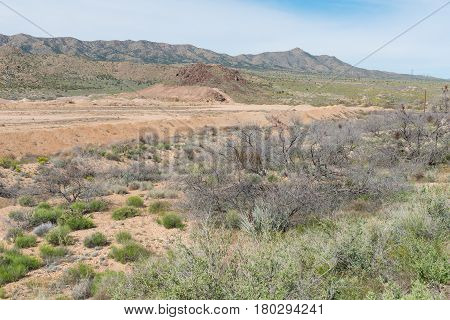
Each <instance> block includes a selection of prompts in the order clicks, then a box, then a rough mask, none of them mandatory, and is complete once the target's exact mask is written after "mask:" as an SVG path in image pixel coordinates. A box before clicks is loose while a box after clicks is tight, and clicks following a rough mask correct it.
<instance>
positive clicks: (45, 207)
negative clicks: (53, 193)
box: [36, 202, 52, 209]
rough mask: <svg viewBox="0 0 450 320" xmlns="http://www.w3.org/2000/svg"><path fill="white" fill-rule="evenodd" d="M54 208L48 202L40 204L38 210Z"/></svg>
mask: <svg viewBox="0 0 450 320" xmlns="http://www.w3.org/2000/svg"><path fill="white" fill-rule="evenodd" d="M51 208H52V206H51V205H50V204H49V203H48V202H40V203H39V204H38V205H37V207H36V209H51Z"/></svg>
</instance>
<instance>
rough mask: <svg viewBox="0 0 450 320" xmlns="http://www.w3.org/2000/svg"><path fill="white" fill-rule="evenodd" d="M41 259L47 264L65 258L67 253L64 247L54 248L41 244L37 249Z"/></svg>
mask: <svg viewBox="0 0 450 320" xmlns="http://www.w3.org/2000/svg"><path fill="white" fill-rule="evenodd" d="M39 252H40V255H41V258H42V259H44V260H45V261H46V262H47V263H49V262H51V261H54V260H58V259H61V258H63V257H65V256H66V255H67V254H68V253H69V252H68V250H67V249H66V248H64V247H54V246H52V245H50V244H43V245H41V246H40V247H39Z"/></svg>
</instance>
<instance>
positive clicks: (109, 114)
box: [0, 88, 374, 157]
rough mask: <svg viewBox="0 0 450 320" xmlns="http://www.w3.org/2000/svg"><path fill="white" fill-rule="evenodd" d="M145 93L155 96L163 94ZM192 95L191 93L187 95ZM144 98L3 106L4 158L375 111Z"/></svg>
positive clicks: (0, 137) (0, 147)
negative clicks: (272, 120)
mask: <svg viewBox="0 0 450 320" xmlns="http://www.w3.org/2000/svg"><path fill="white" fill-rule="evenodd" d="M146 90H148V92H151V94H154V92H155V91H161V90H159V89H158V90H157V89H146ZM164 90H165V89H163V90H162V91H164ZM179 90H180V91H184V90H185V89H184V88H180V89H179ZM198 90H200V91H201V90H204V89H201V88H200V89H198ZM168 91H170V90H168ZM188 91H189V90H187V89H186V92H187V93H186V95H188V94H189V93H188ZM145 92H146V91H145V90H144V93H143V94H144V97H141V98H133V97H127V96H123V95H117V96H104V97H72V98H62V99H57V100H53V101H23V100H22V101H7V102H6V103H3V104H0V156H5V155H10V154H12V155H15V156H18V157H22V156H25V155H49V154H55V153H58V152H61V151H64V150H68V149H71V148H73V147H75V146H86V145H89V144H95V145H102V144H103V145H104V144H110V143H116V142H120V141H123V140H129V139H137V138H139V136H140V135H141V134H142V132H147V131H151V132H153V133H157V134H159V135H160V136H162V137H163V138H164V137H165V138H170V137H172V136H173V135H175V134H178V133H183V132H190V131H192V130H197V129H201V128H202V127H205V126H214V127H217V128H226V127H230V126H236V125H248V124H266V123H267V117H268V116H272V115H273V116H277V117H281V118H284V119H285V120H288V119H298V120H300V121H303V122H310V121H312V120H316V119H324V118H348V117H356V116H359V115H360V114H362V113H366V112H370V111H372V110H373V109H374V108H360V107H344V106H329V107H320V108H317V107H312V106H308V105H301V106H294V107H293V106H286V105H243V104H236V103H228V104H204V103H203V104H202V103H187V102H167V101H166V102H161V101H157V100H154V99H150V98H146V97H145V94H146V93H145Z"/></svg>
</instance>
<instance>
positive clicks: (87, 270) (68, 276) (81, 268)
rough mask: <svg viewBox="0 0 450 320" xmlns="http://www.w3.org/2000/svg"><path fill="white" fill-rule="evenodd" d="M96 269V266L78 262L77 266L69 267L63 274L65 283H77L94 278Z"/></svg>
mask: <svg viewBox="0 0 450 320" xmlns="http://www.w3.org/2000/svg"><path fill="white" fill-rule="evenodd" d="M94 277H95V271H94V268H93V267H91V266H89V265H87V264H84V263H78V264H77V265H76V266H74V267H71V268H69V269H67V270H66V271H65V273H64V275H63V278H62V280H63V283H65V284H72V285H73V284H76V283H78V282H79V281H80V280H83V279H94Z"/></svg>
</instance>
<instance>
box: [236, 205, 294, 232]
mask: <svg viewBox="0 0 450 320" xmlns="http://www.w3.org/2000/svg"><path fill="white" fill-rule="evenodd" d="M288 226H289V213H288V212H277V211H275V210H271V209H270V208H267V207H262V206H258V207H255V209H253V211H252V213H251V216H250V218H249V219H241V227H242V229H243V230H246V231H247V232H249V233H254V234H260V233H265V232H272V231H285V230H286V229H287V227H288Z"/></svg>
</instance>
